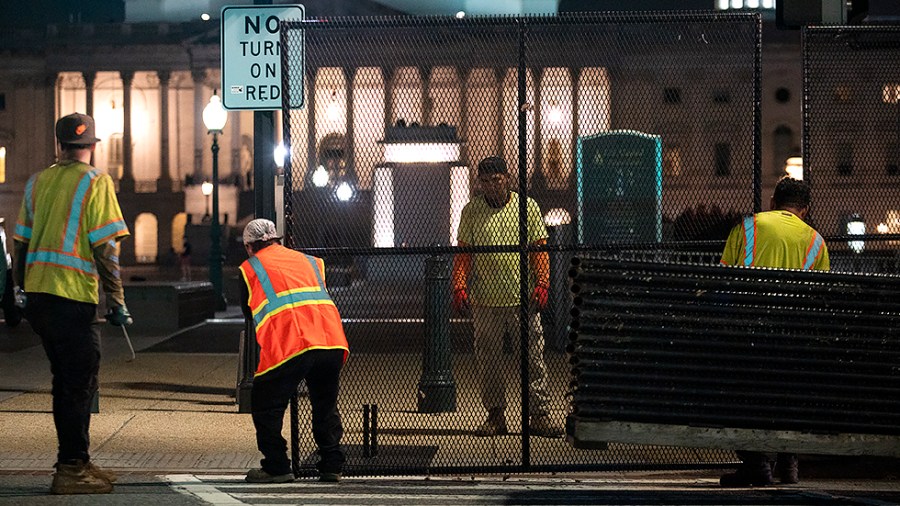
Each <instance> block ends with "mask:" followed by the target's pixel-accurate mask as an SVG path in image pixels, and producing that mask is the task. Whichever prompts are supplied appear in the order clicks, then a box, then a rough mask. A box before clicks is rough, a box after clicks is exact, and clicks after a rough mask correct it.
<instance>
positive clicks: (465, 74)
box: [456, 67, 472, 167]
mask: <svg viewBox="0 0 900 506" xmlns="http://www.w3.org/2000/svg"><path fill="white" fill-rule="evenodd" d="M456 73H457V74H458V75H459V128H458V130H457V137H458V138H459V139H460V140H461V141H463V142H461V143H460V145H459V161H460V163H462V164H463V165H465V166H467V167H471V166H472V165H471V164H470V163H469V148H468V140H469V77H470V76H471V75H472V69H471V68H468V67H459V68H457V69H456Z"/></svg>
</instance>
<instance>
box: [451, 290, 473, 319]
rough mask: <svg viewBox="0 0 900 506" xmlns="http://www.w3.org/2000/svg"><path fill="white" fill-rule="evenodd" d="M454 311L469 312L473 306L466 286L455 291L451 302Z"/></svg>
mask: <svg viewBox="0 0 900 506" xmlns="http://www.w3.org/2000/svg"><path fill="white" fill-rule="evenodd" d="M451 305H452V306H453V311H455V312H456V313H457V314H462V315H464V314H468V313H469V310H470V309H471V306H470V305H469V295H468V294H467V293H466V289H465V288H459V289H457V290H456V291H454V292H453V301H452V302H451Z"/></svg>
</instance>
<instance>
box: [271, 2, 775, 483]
mask: <svg viewBox="0 0 900 506" xmlns="http://www.w3.org/2000/svg"><path fill="white" fill-rule="evenodd" d="M760 27H761V25H760V18H759V17H758V15H757V14H750V13H736V14H730V13H729V14H723V13H717V14H712V13H693V12H686V13H671V12H670V13H665V14H654V13H638V14H635V13H630V14H607V13H604V14H596V15H577V16H559V17H555V16H554V17H476V18H468V17H467V18H465V19H449V18H417V17H408V18H362V19H360V18H357V19H327V20H307V21H302V22H300V21H298V22H290V21H288V22H284V23H282V30H281V37H282V45H281V47H282V48H283V49H284V50H283V52H282V68H283V69H286V71H285V72H284V73H283V83H284V84H283V92H282V96H283V97H284V100H285V102H284V103H285V104H290V103H292V102H298V101H299V100H298V98H302V102H303V103H304V104H305V107H304V108H302V109H293V110H292V109H290V108H285V109H284V110H283V114H282V116H283V118H282V126H283V136H284V139H285V141H286V143H287V144H288V145H289V146H290V156H289V160H288V161H287V163H286V165H285V231H286V240H287V243H288V244H289V245H290V246H292V247H295V248H302V249H303V250H304V251H307V252H309V253H311V254H315V255H319V256H322V257H324V258H325V261H326V265H327V271H326V277H327V279H328V283H329V286H330V291H331V292H332V296H333V298H334V300H335V303H336V305H337V306H338V308H339V309H340V311H341V314H342V317H343V318H344V320H345V325H346V329H347V332H348V335H349V339H350V346H351V349H352V351H351V359H350V361H349V362H348V364H347V367H346V368H345V374H344V380H343V384H342V395H341V401H340V402H341V410H342V413H343V415H344V420H345V426H346V427H345V429H346V437H345V443H346V444H347V448H348V450H349V451H348V455H349V461H348V472H358V473H394V472H400V471H401V470H415V471H418V472H422V471H434V472H438V471H450V470H461V469H462V470H478V469H481V470H496V471H510V470H524V469H531V470H537V469H565V470H577V469H601V468H609V469H624V468H665V467H669V468H671V467H679V466H704V465H707V466H708V465H721V464H722V463H726V462H731V461H732V460H733V458H734V457H733V454H731V453H730V452H723V451H697V450H686V449H678V448H661V447H648V446H632V445H611V446H610V447H608V448H606V449H602V450H601V449H596V450H576V449H573V448H572V447H570V446H569V445H568V444H566V442H565V440H564V439H562V438H558V437H555V438H547V437H537V436H538V434H539V433H542V432H544V431H543V430H541V429H546V428H547V427H546V424H549V425H550V426H552V427H551V429H553V428H561V426H562V424H563V421H564V419H565V416H566V413H567V410H568V399H567V392H568V385H569V381H570V380H569V377H568V369H567V366H566V363H567V357H566V355H565V353H564V352H563V350H564V345H565V342H566V334H567V330H566V329H567V325H568V319H569V317H568V307H569V304H570V303H569V298H570V297H569V292H568V289H567V281H566V270H567V268H568V259H569V258H570V257H571V255H572V254H573V252H575V251H577V250H600V249H604V248H627V249H630V250H633V251H634V252H639V251H643V250H645V249H646V248H653V249H655V250H658V251H662V252H665V251H669V250H673V251H674V250H677V249H682V250H683V249H684V247H682V246H678V243H679V242H683V241H699V242H703V241H710V240H713V241H714V240H723V239H724V237H725V235H724V234H726V233H727V231H728V228H730V226H731V223H732V222H733V221H735V220H736V219H737V217H739V216H740V215H742V214H744V213H748V212H751V211H754V210H758V209H759V207H760V201H761V197H760V184H759V177H760V176H759V172H760V169H759V151H760V144H759V121H760V111H759V93H760V81H759V79H760V61H761V58H760V48H761V46H760V42H761V40H760ZM698 109H703V110H704V114H702V115H701V114H696V113H695V111H697V110H698ZM490 156H498V157H501V158H503V159H504V160H505V161H506V164H507V166H508V178H507V181H505V182H506V183H507V184H508V185H509V188H510V189H511V190H512V191H514V192H515V193H516V194H517V195H518V197H519V198H520V200H518V201H516V200H509V201H508V202H513V203H516V202H517V204H508V205H510V206H512V207H511V208H507V207H505V206H503V205H502V204H501V205H499V207H491V202H492V201H491V198H492V197H490V195H488V196H485V193H487V188H486V187H484V186H483V184H488V182H489V179H490V178H488V179H485V180H483V181H482V182H479V177H478V176H479V174H478V172H477V171H476V167H477V166H478V163H479V161H481V160H482V159H485V158H487V157H490ZM526 197H527V198H526ZM470 202H471V203H470ZM467 204H468V205H469V206H470V207H469V208H468V209H466V206H467ZM464 209H465V210H464ZM498 213H499V214H498ZM503 213H508V214H503ZM497 216H503V217H506V218H505V221H504V218H499V217H497ZM529 216H530V217H531V218H530V221H529V218H528V217H529ZM723 231H724V232H723ZM543 238H546V239H547V242H546V244H545V243H543V242H542V241H541V239H543ZM541 252H547V253H549V265H550V269H549V270H550V272H549V276H548V275H547V273H546V272H542V271H541V268H540V265H541V263H540V262H541V260H540V259H541V257H542V256H541V255H540V254H539V253H541ZM465 254H469V255H471V258H472V261H473V264H474V265H473V267H472V269H471V274H470V276H469V277H468V278H466V279H467V281H468V284H467V290H468V295H469V297H470V300H471V301H472V302H473V305H474V306H475V307H473V313H470V314H456V313H451V312H450V304H451V299H452V296H453V294H454V293H455V291H454V290H453V288H458V287H459V281H458V277H454V275H453V274H451V272H452V271H453V270H454V265H453V264H454V258H457V259H459V258H464V257H463V255H465ZM635 254H637V253H635ZM545 279H546V280H549V283H550V284H551V286H550V287H549V288H550V289H549V296H548V299H549V303H548V307H547V308H546V309H545V310H543V311H540V312H539V313H538V315H537V316H535V314H534V313H532V312H531V311H530V310H529V308H530V307H534V306H533V305H532V304H531V303H530V299H531V296H532V290H533V289H534V286H535V284H536V283H540V282H547V281H545ZM473 317H474V321H473ZM538 322H540V324H542V325H541V326H542V329H543V332H539V331H538V332H533V333H532V334H531V335H532V336H533V337H532V338H531V339H529V338H528V337H527V336H528V335H529V330H530V329H531V330H540V327H536V324H538ZM494 373H497V374H494ZM523 392H524V394H523ZM529 393H530V395H529ZM302 404H304V403H301V407H303V406H302ZM491 409H493V410H494V413H495V414H496V413H498V412H499V413H502V414H503V415H505V421H506V428H507V429H508V433H509V434H508V435H495V436H487V437H484V436H478V435H477V433H478V429H479V427H480V426H481V425H482V423H483V422H485V421H486V418H488V414H489V412H490V410H491ZM545 415H546V416H545ZM300 420H301V422H302V423H301V425H303V424H304V423H306V422H305V420H306V418H304V417H303V416H300ZM536 420H538V421H540V422H541V423H544V424H545V426H544V427H539V425H540V423H536ZM482 428H483V427H482ZM296 429H299V435H300V438H301V440H302V441H301V447H302V448H307V449H311V448H312V444H311V440H310V439H309V436H308V431H307V428H306V427H305V426H301V427H298V428H296ZM303 458H304V457H303V455H301V460H302V462H301V473H302V472H303V471H304V469H306V468H307V466H311V465H312V460H313V459H312V457H310V459H307V460H303Z"/></svg>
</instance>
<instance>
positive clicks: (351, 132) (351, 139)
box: [343, 67, 359, 185]
mask: <svg viewBox="0 0 900 506" xmlns="http://www.w3.org/2000/svg"><path fill="white" fill-rule="evenodd" d="M343 70H344V94H345V95H346V96H347V103H346V105H347V107H346V111H345V112H346V114H345V121H346V122H347V127H346V133H345V134H344V139H345V146H346V150H347V151H346V153H345V158H346V160H345V163H346V164H347V174H353V177H354V179H356V178H357V174H356V157H355V156H354V150H355V149H356V139H355V129H354V128H353V78H354V76H356V67H344V69H343ZM354 184H357V185H358V184H359V181H358V180H355V181H354Z"/></svg>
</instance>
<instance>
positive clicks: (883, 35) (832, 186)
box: [803, 26, 900, 273]
mask: <svg viewBox="0 0 900 506" xmlns="http://www.w3.org/2000/svg"><path fill="white" fill-rule="evenodd" d="M898 49H900V28H898V27H896V26H843V27H808V28H805V29H804V31H803V58H804V62H803V70H804V73H803V86H804V96H805V97H804V98H805V100H804V107H803V127H804V132H803V171H804V177H805V179H807V180H809V182H810V185H811V187H812V192H813V209H812V214H813V220H814V222H815V226H816V228H817V229H818V230H819V231H820V232H821V233H822V235H824V236H825V237H826V239H827V240H828V245H829V248H830V249H831V250H832V251H834V252H835V253H836V256H837V257H838V258H837V261H836V262H835V261H833V262H832V266H833V268H834V269H838V270H846V271H864V272H891V273H896V272H898V270H897V264H898V258H897V254H896V250H897V244H898V242H897V240H898V239H900V192H898V191H897V190H898V188H900V77H898V76H900V52H898ZM851 236H859V237H851Z"/></svg>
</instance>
